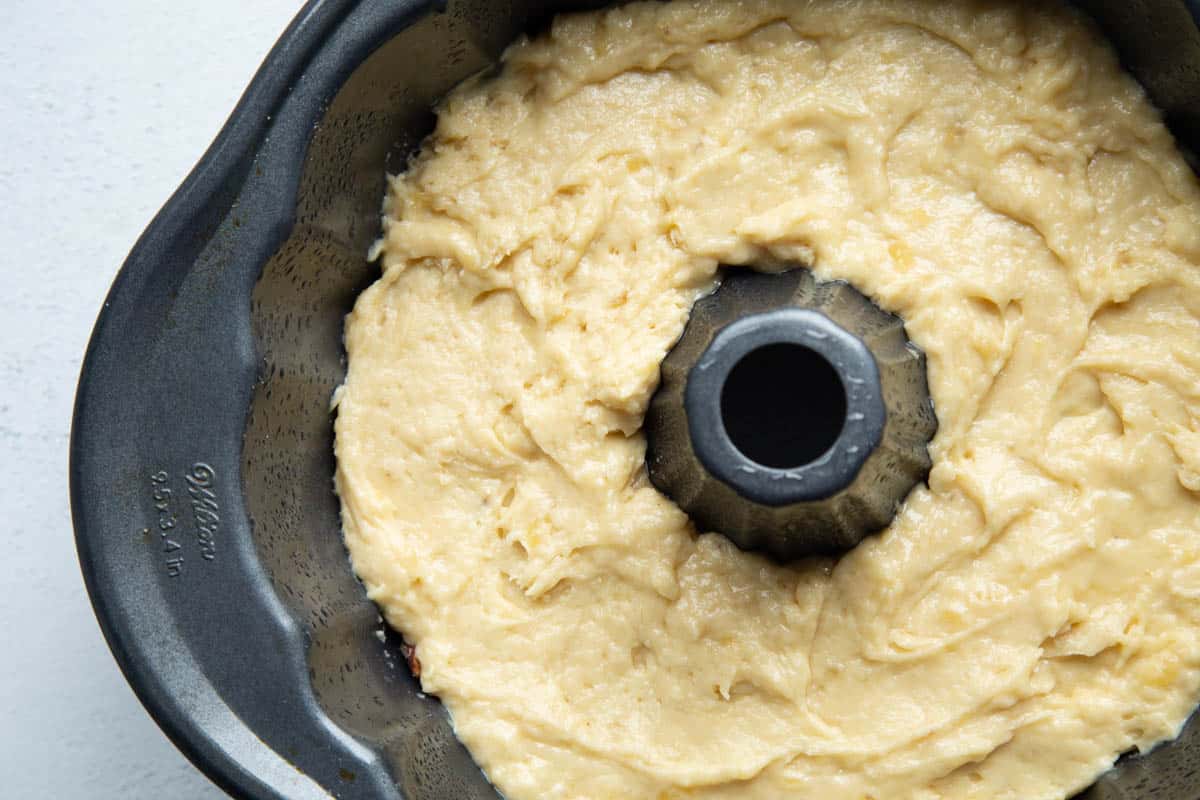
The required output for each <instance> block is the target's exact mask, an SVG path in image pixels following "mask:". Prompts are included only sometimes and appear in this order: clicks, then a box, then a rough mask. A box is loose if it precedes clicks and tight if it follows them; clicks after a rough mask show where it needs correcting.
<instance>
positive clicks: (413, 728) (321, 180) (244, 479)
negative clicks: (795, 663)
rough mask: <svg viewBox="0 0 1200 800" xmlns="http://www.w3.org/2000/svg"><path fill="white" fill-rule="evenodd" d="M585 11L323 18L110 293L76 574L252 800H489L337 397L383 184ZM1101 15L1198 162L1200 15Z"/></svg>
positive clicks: (1158, 792)
mask: <svg viewBox="0 0 1200 800" xmlns="http://www.w3.org/2000/svg"><path fill="white" fill-rule="evenodd" d="M588 5H592V4H588V3H576V2H566V3H556V2H550V0H450V2H449V3H448V4H445V5H443V4H439V3H438V2H431V1H430V0H314V2H311V3H309V4H308V5H307V6H305V8H304V9H303V11H302V12H301V13H300V15H299V16H298V17H297V18H296V20H295V21H294V22H293V23H292V25H291V26H290V27H289V28H288V30H287V31H286V33H284V35H283V37H282V38H281V39H280V41H279V43H278V44H277V45H276V46H275V48H274V49H273V50H272V51H271V54H270V55H269V56H268V58H267V60H266V63H265V64H264V66H263V67H262V69H261V70H260V71H259V73H258V76H257V77H256V78H255V79H254V81H253V83H252V84H251V85H250V88H249V89H248V90H247V92H246V94H245V96H244V97H243V98H242V100H241V102H240V104H239V105H238V107H237V109H236V110H235V111H234V113H233V116H232V117H231V119H230V120H229V123H228V124H227V125H226V127H225V129H224V130H223V131H222V132H221V134H220V136H219V137H218V138H217V140H216V142H215V143H214V144H213V146H212V148H211V149H210V150H209V151H208V153H207V154H206V155H205V156H204V158H203V160H202V161H201V162H200V163H199V165H198V166H197V167H196V169H195V171H194V172H193V173H192V174H191V175H190V176H189V177H188V179H187V180H186V181H185V182H184V184H183V185H182V186H181V187H180V189H179V190H178V191H177V192H176V193H175V195H174V196H173V197H172V198H171V199H170V201H169V202H168V203H167V205H166V206H165V207H164V208H163V210H162V211H161V212H160V213H159V214H158V216H157V217H156V218H155V219H154V221H153V222H152V223H151V225H150V227H149V228H148V229H147V230H146V232H145V234H144V235H143V236H142V238H141V239H140V241H139V242H138V243H137V245H136V246H135V247H134V249H133V251H132V252H131V253H130V255H129V258H128V260H127V261H126V262H125V265H124V267H123V268H122V269H121V272H120V274H119V275H118V277H117V279H116V282H115V283H114V285H113V287H112V290H111V292H110V294H109V296H108V299H107V301H106V302H105V304H104V309H103V311H102V312H101V314H100V318H99V321H98V322H97V324H96V329H95V332H94V334H93V337H92V340H91V344H90V346H89V348H88V352H87V357H86V360H85V362H84V366H83V371H82V375H81V378H80V383H79V391H78V396H77V399H76V406H75V418H74V426H73V431H72V440H71V468H70V469H71V502H72V511H73V514H74V521H75V529H76V538H77V542H78V548H79V556H80V561H81V563H82V568H83V574H84V577H85V579H86V582H87V586H88V590H89V591H90V593H91V597H92V601H93V603H94V605H95V609H96V614H97V616H98V617H99V620H100V624H101V627H102V628H103V629H104V633H105V635H106V636H107V638H108V642H109V644H110V646H111V647H112V650H113V653H114V654H115V655H116V658H117V660H118V661H119V662H120V664H121V667H122V669H123V670H124V672H125V675H126V676H127V677H128V679H129V681H130V683H131V684H132V685H133V687H134V689H135V690H136V691H137V693H138V696H139V697H140V698H141V699H142V701H143V702H144V703H145V705H146V706H147V708H148V709H149V710H150V712H151V713H152V714H153V715H154V717H155V718H156V719H157V720H158V722H159V724H160V725H161V726H162V727H163V729H164V730H165V731H166V732H167V734H168V735H169V736H170V737H171V738H172V739H173V740H174V742H175V743H176V744H177V745H178V746H179V747H180V748H181V749H182V750H183V751H184V752H185V753H186V754H187V755H188V757H190V758H191V759H192V760H193V761H194V762H195V763H196V764H197V765H198V766H199V767H200V768H201V769H203V770H204V771H205V772H206V773H207V774H208V775H209V776H210V777H211V778H212V779H213V780H214V781H216V782H217V783H218V784H219V785H220V786H221V787H222V788H224V789H225V790H227V791H228V792H230V793H231V794H233V795H235V796H237V797H242V798H255V799H256V800H267V799H268V798H270V799H271V800H284V798H286V799H287V800H309V798H322V797H329V796H333V797H337V798H345V800H401V799H405V800H472V799H475V798H495V797H496V793H495V791H494V790H493V789H492V788H491V787H490V786H489V785H488V783H487V781H486V780H485V779H484V777H483V775H482V774H481V773H480V772H479V770H478V769H477V768H476V767H475V765H474V764H473V763H472V761H471V758H470V756H469V755H468V754H467V752H466V751H465V750H464V749H463V748H462V747H461V746H460V745H459V744H458V742H457V741H456V740H455V738H454V735H453V733H452V731H451V728H450V725H449V723H448V721H447V717H446V715H445V713H444V712H443V711H442V709H441V707H440V705H439V704H438V702H437V701H436V700H435V699H433V698H429V697H426V696H424V695H422V694H421V693H420V687H419V685H418V684H417V682H416V681H415V680H414V679H413V678H412V677H411V676H410V674H409V672H408V669H407V668H406V665H405V659H404V656H403V653H402V651H401V642H400V640H399V638H398V637H397V636H395V635H394V634H392V633H390V632H387V631H386V630H384V629H383V627H382V625H381V622H380V619H379V617H378V615H377V613H376V610H375V608H374V607H373V606H372V604H371V603H370V602H369V601H368V600H367V597H366V594H365V593H364V590H363V588H362V586H361V585H360V584H359V583H358V582H357V581H356V579H355V577H354V575H353V574H352V573H351V570H350V567H349V564H348V561H347V558H346V553H345V550H344V549H343V546H342V540H341V535H340V530H339V524H338V503H337V499H336V497H335V496H334V494H333V483H332V475H333V469H334V462H333V448H332V440H333V433H332V426H331V419H330V412H329V399H330V394H331V393H332V392H333V390H334V388H335V387H336V386H337V385H338V383H339V382H340V381H341V379H342V375H343V371H344V368H345V362H344V354H343V352H342V349H341V331H342V317H343V315H344V314H345V313H346V312H347V311H348V310H349V309H350V307H351V303H352V302H353V300H354V297H355V295H356V294H357V293H358V292H359V291H360V290H362V289H363V288H364V287H366V286H367V285H368V284H369V283H370V282H371V281H372V280H373V279H374V277H375V276H376V269H377V268H376V267H373V266H371V265H369V264H368V263H367V262H366V260H365V253H366V252H367V248H368V246H369V245H370V243H371V241H372V240H373V239H374V238H375V237H376V236H377V235H378V232H379V219H378V217H379V209H380V200H381V198H382V196H383V191H384V174H385V171H387V170H391V171H397V170H398V169H400V168H401V167H402V166H403V165H404V163H405V158H406V157H407V156H408V154H410V153H411V152H412V151H413V149H414V148H416V147H417V146H418V144H419V142H420V141H421V138H422V137H423V136H424V135H425V134H427V133H428V132H429V130H430V129H431V126H432V122H433V116H432V113H431V111H430V108H431V106H432V104H433V103H434V101H436V100H437V99H438V98H439V97H440V96H442V95H443V94H444V93H445V92H446V91H447V90H448V89H450V88H451V87H452V86H454V85H455V84H456V83H458V82H459V81H460V80H462V79H463V78H465V77H467V76H468V75H470V74H472V73H474V72H476V71H478V70H480V69H482V68H484V67H486V66H487V65H489V64H491V63H493V62H495V61H496V59H497V57H498V56H499V55H500V53H501V52H502V50H503V48H504V47H505V45H507V44H508V43H509V42H510V41H511V40H512V39H513V38H514V37H515V36H516V35H518V34H519V33H521V32H522V31H527V30H531V29H535V28H537V27H538V26H539V25H544V24H545V22H546V20H547V19H548V18H549V16H550V15H551V14H552V13H554V12H557V11H563V10H570V9H579V8H583V7H587V6H588ZM1083 5H1084V7H1085V9H1086V10H1087V11H1088V12H1089V13H1091V14H1092V15H1093V16H1094V17H1095V18H1096V19H1097V20H1099V22H1100V23H1101V25H1102V26H1103V28H1104V29H1105V30H1106V31H1107V32H1108V34H1109V35H1110V36H1111V37H1112V39H1113V41H1114V42H1115V43H1116V44H1117V46H1118V47H1119V49H1120V51H1121V54H1122V57H1123V58H1124V60H1125V62H1126V64H1127V66H1128V67H1129V68H1130V69H1131V70H1132V71H1133V73H1134V74H1135V75H1137V76H1138V78H1140V79H1141V81H1142V82H1143V83H1144V84H1145V85H1146V86H1147V88H1148V89H1149V90H1150V94H1151V95H1152V96H1153V98H1154V100H1155V101H1156V102H1157V103H1158V105H1159V106H1160V107H1161V108H1162V109H1163V110H1164V111H1165V112H1166V115H1167V119H1168V121H1169V122H1170V124H1171V125H1172V127H1173V129H1174V131H1175V133H1176V135H1177V136H1178V138H1179V139H1180V140H1181V142H1182V143H1184V144H1185V145H1188V144H1190V145H1192V146H1193V148H1195V146H1196V145H1197V144H1198V143H1200V33H1198V31H1197V27H1196V22H1195V20H1196V19H1197V16H1196V15H1197V13H1198V12H1200V3H1194V2H1188V3H1184V2H1182V0H1156V1H1155V2H1151V1H1150V0H1142V2H1130V1H1129V0H1108V1H1106V2H1101V1H1100V0H1088V1H1087V2H1085V3H1083ZM1198 769H1200V723H1196V722H1195V719H1193V722H1192V723H1191V724H1189V726H1188V727H1187V729H1186V730H1185V732H1184V734H1183V736H1182V737H1181V738H1180V739H1179V740H1178V741H1176V742H1174V743H1172V744H1168V745H1165V746H1162V747H1160V748H1158V749H1156V750H1154V751H1153V752H1151V753H1150V754H1148V755H1144V756H1138V755H1136V754H1129V755H1127V756H1125V757H1124V758H1122V759H1121V761H1120V762H1119V763H1118V765H1117V767H1116V768H1115V769H1114V770H1112V771H1111V772H1110V773H1108V774H1107V775H1105V776H1104V777H1103V778H1102V779H1101V780H1100V781H1099V783H1097V784H1096V785H1095V786H1094V787H1093V788H1092V789H1090V790H1089V791H1088V792H1087V793H1086V794H1085V795H1084V797H1086V798H1088V800H1102V799H1103V800H1109V799H1111V798H1125V799H1129V800H1132V799H1133V798H1137V800H1197V798H1200V773H1198V772H1197V770H1198Z"/></svg>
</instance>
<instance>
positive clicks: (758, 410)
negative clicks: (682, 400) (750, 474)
mask: <svg viewBox="0 0 1200 800" xmlns="http://www.w3.org/2000/svg"><path fill="white" fill-rule="evenodd" d="M721 421H722V422H723V423H724V424H725V431H726V433H728V434H729V438H730V440H731V441H732V442H733V444H734V446H735V447H736V448H737V449H738V450H740V451H741V453H742V455H744V456H746V458H748V459H750V460H751V461H754V462H757V463H759V464H762V465H763V466H766V467H774V468H776V469H788V468H792V467H798V466H801V465H803V464H807V463H809V462H811V461H815V460H816V459H818V458H820V456H821V455H822V454H824V453H825V451H826V450H828V449H829V447H830V446H831V445H832V444H833V443H834V442H835V441H836V440H837V438H838V435H839V434H841V432H842V426H843V425H844V424H845V422H846V393H845V390H844V389H843V388H842V381H841V379H840V378H839V377H838V374H837V371H835V370H834V368H833V365H831V364H830V363H829V362H828V361H826V360H825V358H824V357H823V356H821V355H819V354H818V353H816V352H814V351H812V350H809V349H808V348H807V347H803V346H801V345H796V344H769V345H766V346H764V347H760V348H758V349H757V350H752V351H750V352H749V353H747V354H746V355H745V356H744V357H743V358H742V360H741V361H739V362H738V363H737V364H736V365H735V366H734V368H733V369H732V370H731V371H730V373H729V377H727V378H726V379H725V386H724V387H723V388H722V389H721Z"/></svg>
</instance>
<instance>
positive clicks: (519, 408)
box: [337, 0, 1200, 800]
mask: <svg viewBox="0 0 1200 800" xmlns="http://www.w3.org/2000/svg"><path fill="white" fill-rule="evenodd" d="M1039 5H1043V6H1044V7H1039V8H1034V7H1031V6H1023V5H1014V4H1007V3H986V4H978V3H971V2H951V3H941V2H937V3H935V2H920V1H919V0H900V1H899V2H892V1H891V0H810V1H809V2H803V1H802V0H795V1H788V0H745V2H733V1H732V0H731V1H728V2H722V1H721V0H711V1H710V2H703V0H695V1H694V2H688V1H686V0H676V1H675V2H669V3H663V4H635V5H630V6H626V7H622V8H617V9H612V10H608V11H604V12H601V13H593V14H586V15H580V16H569V17H564V18H560V19H558V20H557V21H556V22H555V23H554V24H553V27H552V29H551V30H550V32H549V33H548V34H546V35H544V36H543V37H541V38H539V39H537V40H535V41H526V42H520V43H518V44H516V45H515V46H513V47H512V48H511V49H510V50H509V51H508V52H507V54H506V55H505V57H504V61H503V65H502V68H501V69H500V70H499V72H498V73H497V74H495V75H492V76H488V77H481V78H479V79H477V80H474V81H472V82H469V83H468V84H467V85H464V86H462V87H460V88H459V89H458V90H456V91H455V92H453V93H452V94H451V95H450V96H449V97H448V98H447V99H446V101H445V102H444V104H443V105H442V107H441V108H440V111H439V115H438V124H437V128H436V131H435V132H434V134H433V135H432V137H431V138H430V139H429V140H428V141H427V142H426V144H425V146H424V148H423V149H422V151H421V153H420V155H419V157H417V158H416V159H415V161H414V162H413V163H412V165H411V168H410V169H409V170H408V171H407V172H406V173H405V174H404V175H401V176H399V177H396V178H395V179H393V180H392V182H391V187H390V192H389V197H388V202H387V219H386V221H385V222H386V226H385V227H386V229H385V237H384V241H383V243H382V253H383V266H384V272H383V276H382V278H381V279H380V280H379V281H378V283H376V284H375V285H374V286H372V287H371V288H370V289H368V290H367V291H366V292H365V293H363V295H362V296H361V298H360V299H359V300H358V303H357V306H356V307H355V310H354V312H353V313H352V314H351V315H350V317H349V319H348V322H347V327H346V345H347V349H348V351H349V374H348V376H347V379H346V383H345V386H344V387H343V389H342V390H341V392H340V395H339V403H340V405H339V409H338V417H337V455H338V475H337V480H338V487H339V491H340V493H341V498H342V502H343V521H344V527H345V536H346V542H347V544H348V546H349V549H350V553H351V555H352V557H353V562H354V567H355V569H356V570H357V572H358V574H359V575H360V576H361V577H362V578H363V580H364V581H365V583H366V585H367V586H368V588H369V591H370V595H371V597H372V598H374V599H375V600H376V601H377V602H378V603H379V604H380V606H381V607H382V608H383V609H384V611H385V613H386V615H387V619H388V621H389V622H390V623H391V624H392V625H394V626H396V627H397V628H399V629H400V630H402V631H404V633H405V634H406V635H407V636H408V637H409V638H410V640H411V641H412V642H413V643H414V644H415V646H416V655H417V657H418V658H419V660H420V663H421V665H422V669H423V671H422V674H421V681H422V683H423V684H424V687H425V689H426V690H427V691H429V692H432V693H435V694H437V695H438V696H440V697H441V698H442V700H443V701H444V702H445V703H446V705H447V706H448V707H449V709H450V711H451V712H452V713H453V716H454V720H455V724H456V727H457V732H458V734H459V736H460V737H461V738H462V740H463V741H464V742H465V743H466V744H467V746H468V747H469V748H470V750H471V752H472V753H473V754H474V756H475V758H476V759H477V760H478V761H479V763H480V764H481V765H482V766H483V768H484V769H485V770H486V771H487V773H488V775H489V776H490V777H491V779H492V780H493V781H494V782H495V783H496V785H497V786H498V787H499V788H500V789H501V790H502V791H503V792H504V793H505V794H506V795H507V796H508V797H509V798H512V800H549V799H553V798H563V799H566V798H578V799H580V800H583V799H585V798H586V799H587V800H595V799H598V798H659V799H662V798H683V797H687V798H737V799H738V800H747V799H748V798H763V799H764V800H778V799H779V798H822V800H865V799H866V798H873V799H874V800H885V799H887V798H913V799H915V800H934V798H987V799H988V800H993V799H995V798H1012V799H1013V800H1017V799H1018V798H1019V800H1036V799H1037V798H1062V797H1065V796H1067V795H1069V794H1071V793H1072V792H1074V791H1076V790H1078V789H1081V788H1082V787H1084V786H1086V785H1087V784H1088V783H1090V782H1091V781H1092V780H1093V779H1094V778H1095V777H1096V775H1097V774H1098V773H1100V772H1101V771H1103V770H1104V769H1106V768H1107V767H1108V766H1109V765H1110V764H1111V763H1112V762H1113V759H1114V757H1115V756H1116V755H1117V754H1118V753H1120V752H1122V751H1124V750H1126V749H1128V748H1130V747H1132V746H1138V747H1142V748H1146V747H1148V746H1150V745H1151V744H1153V743H1154V742H1157V741H1159V740H1162V739H1164V738H1167V737H1170V736H1172V735H1173V734H1174V733H1175V732H1176V731H1177V729H1178V728H1179V726H1180V724H1181V723H1182V721H1183V720H1184V718H1185V717H1186V715H1187V714H1188V712H1189V711H1190V709H1191V708H1192V707H1193V706H1194V705H1195V704H1196V702H1197V698H1198V694H1200V671H1198V667H1200V560H1198V558H1200V266H1198V262H1200V192H1198V191H1197V183H1196V180H1195V178H1194V176H1193V174H1192V172H1191V171H1190V170H1189V168H1188V167H1187V165H1186V164H1185V163H1184V161H1183V159H1182V158H1181V157H1180V155H1179V154H1178V153H1177V152H1176V149H1175V147H1174V144H1173V141H1172V139H1171V137H1170V135H1169V134H1168V132H1167V130H1166V129H1165V128H1164V126H1163V124H1162V123H1161V121H1160V119H1159V116H1158V114H1157V113H1156V112H1155V111H1154V110H1153V108H1152V107H1151V105H1150V104H1149V103H1148V101H1147V100H1146V98H1145V97H1144V95H1143V92H1142V91H1141V89H1140V88H1139V87H1138V86H1137V85H1136V84H1135V83H1134V81H1133V80H1132V79H1131V78H1129V77H1127V76H1126V75H1124V74H1123V73H1122V72H1121V70H1120V68H1119V66H1118V63H1117V61H1116V59H1115V57H1114V55H1113V53H1112V52H1111V51H1110V50H1109V48H1108V47H1107V45H1106V44H1104V43H1103V40H1102V39H1101V37H1100V35H1099V33H1098V32H1097V31H1096V30H1095V29H1094V28H1093V27H1092V25H1091V24H1090V23H1088V22H1086V21H1085V20H1084V19H1083V18H1082V17H1080V16H1078V15H1076V14H1075V13H1074V12H1070V11H1068V10H1065V9H1062V8H1058V7H1055V6H1045V5H1044V4H1039ZM789 263H803V264H807V265H811V267H812V268H813V269H814V270H815V271H816V273H817V274H818V275H819V276H820V277H821V278H825V279H832V278H842V279H846V280H849V281H851V282H853V283H854V284H855V285H856V286H857V287H858V288H860V289H861V290H863V291H864V292H866V293H867V294H869V295H870V296H872V297H873V298H874V299H875V300H877V301H878V302H879V303H880V304H881V305H883V306H884V307H885V308H887V309H889V310H891V311H894V312H896V313H898V314H900V315H902V316H903V317H904V319H905V320H906V321H907V325H908V332H909V334H910V335H911V337H912V338H913V339H914V340H915V341H916V342H917V343H918V344H919V345H920V346H921V347H922V348H924V350H925V352H926V353H927V354H928V357H929V379H930V385H931V390H932V394H933V399H934V403H935V405H936V408H937V411H938V416H939V419H940V423H941V427H940V430H939V432H938V434H937V437H936V439H935V440H934V442H933V445H932V454H933V459H934V469H933V472H932V474H931V476H930V479H929V485H928V488H924V487H922V488H920V489H918V490H916V491H915V492H914V493H913V494H912V495H911V496H910V497H909V498H908V501H907V502H906V504H905V505H904V507H903V508H902V510H901V511H900V513H899V515H898V516H897V517H896V519H895V521H894V522H893V524H892V525H891V526H890V527H889V528H888V529H887V530H886V531H884V532H883V533H882V534H881V535H879V536H876V537H873V538H871V539H869V540H868V541H867V542H865V543H864V544H863V545H861V546H860V547H858V548H857V549H855V550H854V551H853V552H851V553H850V554H848V555H847V556H845V557H844V558H843V559H841V560H840V561H839V562H837V563H834V562H831V561H808V562H802V563H797V564H794V565H789V566H780V565H776V564H774V563H771V562H769V561H767V560H765V559H763V558H761V557H759V556H757V555H753V554H750V553H745V552H741V551H739V550H737V549H736V548H734V547H733V546H732V545H731V544H729V542H728V541H727V540H726V539H724V538H723V537H722V536H720V535H717V534H714V533H710V532H703V531H696V530H694V529H693V527H692V526H691V525H690V523H689V521H688V519H687V518H686V516H685V515H684V514H683V513H682V512H680V510H679V509H678V508H677V507H676V506H675V505H674V504H673V503H672V502H671V501H670V500H668V499H667V498H666V497H664V496H663V495H661V494H659V493H658V492H657V491H656V490H655V489H654V488H653V487H652V486H651V485H650V484H649V483H648V481H647V478H646V473H645V469H644V466H643V454H644V448H645V442H644V439H643V436H642V434H641V432H640V426H641V424H642V417H643V413H644V411H645V408H646V405H647V401H648V398H649V396H650V394H651V392H652V391H653V390H654V388H655V383H656V381H657V375H658V365H659V362H660V361H661V360H662V358H663V357H664V355H665V353H666V352H667V350H668V349H669V348H670V346H671V345H672V343H673V342H674V341H675V339H676V338H677V337H678V336H679V335H680V333H681V332H682V330H683V326H684V323H685V321H686V318H687V315H688V310H689V308H690V307H691V305H692V303H693V302H694V301H695V299H696V298H697V297H698V296H700V295H701V294H703V293H705V292H707V291H709V290H711V289H712V288H713V285H714V281H715V280H716V273H717V267H718V265H719V264H729V265H745V266H748V267H752V268H759V269H762V268H776V267H778V266H779V265H783V264H789Z"/></svg>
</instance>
